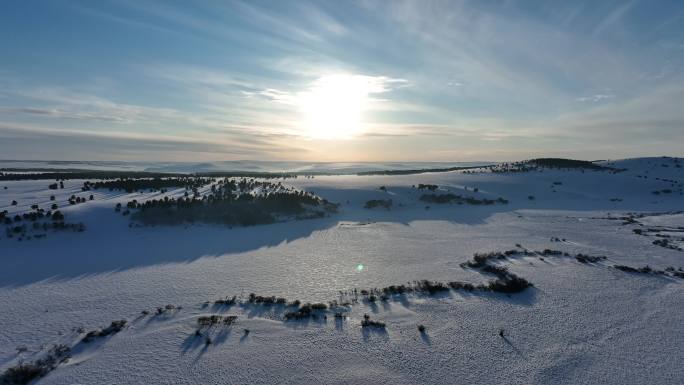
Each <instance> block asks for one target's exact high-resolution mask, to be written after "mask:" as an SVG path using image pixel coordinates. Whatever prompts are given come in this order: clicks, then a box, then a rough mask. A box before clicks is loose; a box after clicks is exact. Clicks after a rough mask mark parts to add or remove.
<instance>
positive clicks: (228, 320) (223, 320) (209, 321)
mask: <svg viewBox="0 0 684 385" xmlns="http://www.w3.org/2000/svg"><path fill="white" fill-rule="evenodd" d="M237 319H238V317H237V316H236V315H227V316H223V315H218V314H212V315H207V316H201V317H198V318H197V326H198V327H199V328H200V329H201V328H206V327H211V326H214V325H224V326H231V325H233V324H234V323H235V322H237Z"/></svg>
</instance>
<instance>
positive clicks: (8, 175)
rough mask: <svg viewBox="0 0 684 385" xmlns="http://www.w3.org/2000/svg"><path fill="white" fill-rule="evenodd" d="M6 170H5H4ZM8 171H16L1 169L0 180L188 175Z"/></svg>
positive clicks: (93, 171) (95, 171) (172, 175)
mask: <svg viewBox="0 0 684 385" xmlns="http://www.w3.org/2000/svg"><path fill="white" fill-rule="evenodd" d="M3 171H5V172H3ZM7 171H14V170H8V169H2V170H0V180H44V179H54V180H68V179H117V178H169V177H187V176H188V175H187V174H167V173H159V172H144V171H98V170H83V171H74V172H64V171H58V172H38V173H36V172H31V173H29V170H17V171H16V172H21V171H24V172H27V173H24V174H21V173H12V172H7Z"/></svg>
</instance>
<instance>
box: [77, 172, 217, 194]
mask: <svg viewBox="0 0 684 385" xmlns="http://www.w3.org/2000/svg"><path fill="white" fill-rule="evenodd" d="M212 181H213V179H212V178H201V177H194V176H184V177H171V178H161V177H155V178H118V179H114V180H103V181H97V182H84V183H83V187H82V188H81V190H82V191H89V190H91V189H95V190H97V189H109V191H113V190H117V191H126V192H127V193H132V192H134V191H141V190H149V189H152V190H163V189H167V188H179V187H184V188H185V189H190V190H193V189H198V188H202V187H204V186H206V185H208V184H210V183H211V182H212Z"/></svg>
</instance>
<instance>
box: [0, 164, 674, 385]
mask: <svg viewBox="0 0 684 385" xmlns="http://www.w3.org/2000/svg"><path fill="white" fill-rule="evenodd" d="M679 162H680V161H679V160H675V159H671V158H670V159H662V158H648V159H631V160H624V161H614V162H606V164H609V165H610V166H612V167H619V168H626V169H627V170H626V171H623V172H620V173H608V172H594V171H584V172H582V171H581V170H548V169H545V170H543V171H542V172H539V171H537V172H530V173H516V174H492V173H489V172H480V173H474V174H470V173H462V172H450V173H432V174H420V175H403V176H321V177H316V178H313V179H310V178H298V179H288V180H285V181H283V183H284V184H288V185H291V186H294V187H297V188H302V189H306V190H308V191H313V192H315V193H316V194H318V195H320V196H322V197H325V198H327V199H329V200H331V201H334V202H339V203H341V207H340V212H339V214H337V215H334V216H331V217H328V218H323V219H316V220H306V221H298V222H286V223H276V224H272V225H265V226H256V227H247V228H232V229H228V228H225V227H221V226H209V225H194V226H188V227H144V228H140V227H129V219H128V218H127V217H123V216H121V215H120V214H116V213H114V210H113V207H114V205H115V204H116V203H117V202H123V203H125V202H127V201H128V200H130V199H138V200H144V199H148V198H150V197H151V194H150V193H144V194H138V193H134V194H122V193H116V192H109V191H102V190H100V191H95V192H88V193H81V192H80V186H81V185H82V182H83V181H78V180H73V181H66V182H65V189H63V190H49V189H47V184H49V183H48V182H47V181H21V182H0V211H2V210H5V209H7V210H8V211H10V212H11V213H16V212H22V210H26V209H28V208H30V206H31V205H32V204H35V203H37V204H39V205H41V207H42V206H43V205H48V204H49V203H51V202H50V200H49V196H50V195H52V194H55V195H56V200H55V202H57V203H58V204H59V205H60V206H63V205H65V202H66V200H67V199H68V197H69V196H71V195H72V194H76V195H89V194H90V193H93V194H94V197H95V199H94V200H93V201H88V202H86V203H82V204H77V205H73V206H70V207H65V208H64V209H62V210H63V211H64V213H65V215H66V216H67V218H69V220H70V221H71V220H74V221H82V222H84V223H85V224H86V226H87V230H86V232H84V233H54V234H48V236H47V237H46V238H44V239H32V240H29V241H22V242H19V241H17V240H16V239H7V238H6V237H5V236H4V234H0V250H2V252H1V254H2V257H0V263H1V264H2V269H1V271H0V310H1V311H0V324H1V325H3V327H2V328H1V329H0V369H6V368H9V367H12V366H14V365H16V364H17V363H18V362H20V361H21V360H24V361H26V362H28V361H32V360H34V359H36V358H37V357H40V355H41V354H43V352H45V351H46V350H47V349H48V348H49V346H50V345H52V344H60V343H61V344H66V345H68V346H70V347H72V350H73V352H72V358H71V359H70V360H69V361H67V362H66V363H63V364H60V365H59V366H58V367H57V368H56V369H55V370H54V371H52V372H51V373H49V374H48V375H47V376H46V377H44V378H42V379H40V380H39V381H38V383H40V384H71V383H88V384H122V383H125V384H137V383H164V384H165V383H174V384H175V383H182V384H203V383H227V384H243V383H263V384H275V383H292V384H299V383H352V384H354V383H359V384H360V383H364V384H365V383H386V384H423V383H437V384H453V383H483V384H484V383H487V384H489V383H511V384H529V383H539V384H545V383H587V384H594V383H616V384H617V383H620V384H623V383H631V384H641V383H658V384H678V383H681V379H682V378H684V368H682V366H681V362H684V353H683V352H684V349H683V348H684V334H682V333H681V330H680V324H681V321H682V319H684V310H683V309H684V306H683V305H684V285H683V284H684V279H679V278H676V277H672V276H669V275H657V274H641V273H629V272H624V271H620V270H617V269H615V268H612V266H613V265H628V266H633V267H641V266H644V265H649V266H651V267H653V268H655V269H665V268H667V267H670V266H672V267H675V268H679V267H684V258H683V257H684V253H683V252H682V251H678V250H675V249H671V248H666V247H661V246H658V245H654V244H653V241H654V240H658V239H662V237H661V236H662V235H663V234H666V235H670V236H671V237H672V239H677V238H678V237H684V234H683V233H682V232H679V231H678V230H679V228H680V227H682V226H684V216H683V215H682V214H677V213H676V212H677V211H680V210H684V196H682V192H681V189H682V183H684V172H683V171H682V168H679V167H676V165H677V164H679ZM663 164H667V167H663V166H662V165H663ZM644 176H648V178H644ZM663 179H665V180H663ZM419 183H424V184H436V185H438V186H439V188H438V190H437V191H436V192H435V193H438V194H440V193H442V194H444V193H454V194H462V195H467V196H473V197H477V198H478V199H482V198H487V199H496V198H498V197H503V198H505V199H507V200H508V201H509V203H508V204H495V205H491V206H470V205H458V204H427V203H426V202H423V201H421V200H420V199H419V197H420V195H421V194H423V193H426V192H425V191H418V190H417V189H415V188H412V187H411V186H412V185H418V184H419ZM4 186H7V187H8V188H7V189H6V190H4V189H2V187H4ZM380 186H385V187H386V189H385V190H380V189H379V187H380ZM466 188H467V189H466ZM474 188H477V189H478V191H477V192H474ZM664 189H669V190H671V192H669V193H659V194H654V193H653V191H662V190H664ZM181 193H182V191H180V190H176V191H170V192H169V193H167V194H169V195H172V196H173V195H180V194H181ZM530 196H533V197H534V199H530V198H529V197H530ZM369 199H392V201H393V207H392V209H391V210H384V209H373V210H368V209H364V208H363V205H364V203H365V202H366V201H367V200H369ZM12 200H17V202H18V205H16V206H12V205H10V204H9V202H11V201H12ZM66 206H68V204H67V205H66ZM426 206H427V208H426ZM627 213H632V214H631V215H630V217H632V218H633V222H629V221H627V222H626V221H625V220H624V219H618V218H620V217H625V216H627ZM655 214H658V215H655ZM634 229H652V230H653V231H652V232H646V233H643V234H637V233H635V232H634V231H633V230H634ZM658 234H660V236H659V235H658ZM556 238H558V240H556ZM516 244H520V245H521V246H522V247H524V248H526V249H528V250H543V249H547V248H548V249H554V250H561V251H564V252H568V253H570V254H573V255H574V254H576V253H584V254H590V255H601V256H606V257H607V259H606V260H605V261H601V262H598V263H595V264H583V263H580V262H578V261H577V260H575V259H573V258H567V257H543V258H540V256H538V255H529V256H521V257H519V258H511V259H508V260H506V261H503V262H501V265H502V266H507V267H508V268H509V269H510V271H512V272H514V273H515V274H518V275H519V276H522V277H525V278H526V279H527V280H529V281H530V282H532V283H533V284H534V287H533V288H529V289H527V290H526V291H524V292H522V293H518V294H509V295H507V294H501V293H491V292H487V293H478V292H472V293H471V292H464V291H449V292H447V293H442V294H439V295H436V296H430V295H423V294H408V295H404V296H398V297H393V298H391V299H389V300H388V301H386V302H383V301H378V302H375V303H373V302H368V301H366V300H363V299H362V298H361V299H360V300H359V302H358V303H354V304H352V305H350V306H347V307H345V309H346V313H348V317H347V318H345V319H336V318H334V317H333V314H332V312H331V313H328V314H327V319H322V318H320V317H319V318H318V319H316V320H306V321H294V322H292V321H290V322H284V321H283V316H284V313H285V312H286V311H287V309H286V308H284V307H283V306H261V305H254V304H248V303H245V302H246V300H247V296H248V294H249V293H252V292H254V293H256V294H258V295H266V296H270V295H274V296H282V297H285V298H287V299H288V300H294V299H299V300H301V301H310V302H326V303H327V302H328V301H332V300H342V299H343V298H340V291H347V290H352V289H355V288H356V289H359V290H360V289H369V288H374V287H384V286H388V285H393V284H404V283H406V282H408V281H413V280H419V279H430V280H437V281H442V282H446V281H453V280H460V281H466V282H472V283H474V284H478V283H482V282H486V281H487V280H489V279H491V278H492V277H491V276H488V275H487V274H483V273H481V272H478V271H475V270H473V269H464V268H462V267H461V266H460V264H461V263H463V262H465V261H467V260H469V259H470V258H471V257H472V255H473V254H474V253H477V252H488V251H499V250H508V249H511V248H515V245H516ZM359 265H362V268H360V269H359ZM233 295H236V296H238V300H239V301H242V303H239V304H237V305H235V306H232V307H227V306H223V307H215V306H214V305H213V301H214V300H216V299H219V298H224V297H225V296H229V297H230V296H233ZM207 301H209V302H210V303H209V304H205V302H207ZM167 304H173V305H174V306H180V307H181V309H180V310H178V309H174V310H171V311H164V312H163V314H161V315H155V308H156V307H159V306H162V307H163V306H165V305H167ZM143 310H146V311H149V312H150V313H149V314H147V315H145V314H141V311H143ZM209 314H223V315H228V314H230V315H237V316H238V319H237V323H236V324H234V325H232V326H229V327H228V326H217V327H213V328H211V329H210V330H209V331H206V332H205V333H204V335H203V336H196V335H195V330H196V329H197V318H198V317H199V316H202V315H209ZM364 314H369V315H370V316H371V317H372V319H375V320H380V321H383V322H385V323H386V324H387V326H386V328H385V329H384V330H382V329H367V328H361V327H360V323H361V321H362V319H363V315H364ZM118 319H126V320H127V321H128V324H127V326H126V327H125V328H124V329H123V330H122V331H121V332H119V333H117V334H114V335H112V336H108V337H104V338H102V339H99V340H98V341H95V342H92V343H90V344H84V343H82V342H79V341H80V339H81V338H82V337H83V335H84V333H83V332H82V331H89V330H93V329H96V328H98V327H104V326H107V325H109V324H110V322H111V321H113V320H118ZM419 324H422V325H424V326H425V327H426V333H424V334H422V333H420V332H419V331H418V330H417V326H418V325H419ZM79 328H83V330H82V331H81V330H78V329H79ZM244 329H249V333H248V334H245V332H244ZM501 329H503V330H504V336H505V338H502V337H500V336H499V331H500V330H501ZM207 336H209V337H210V338H211V341H212V343H211V344H209V345H207V344H206V340H205V339H206V337H207ZM20 347H25V348H26V351H18V349H17V348H20ZM19 350H23V349H19Z"/></svg>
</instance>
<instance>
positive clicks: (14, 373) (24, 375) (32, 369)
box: [0, 345, 71, 385]
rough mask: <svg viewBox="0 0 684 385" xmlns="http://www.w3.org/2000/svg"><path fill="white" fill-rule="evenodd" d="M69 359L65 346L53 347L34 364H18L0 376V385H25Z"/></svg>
mask: <svg viewBox="0 0 684 385" xmlns="http://www.w3.org/2000/svg"><path fill="white" fill-rule="evenodd" d="M70 357H71V349H70V348H69V347H68V346H66V345H55V346H53V347H52V348H50V350H49V351H48V352H47V353H46V354H45V356H44V357H43V358H41V359H38V360H36V361H34V362H28V363H24V362H22V363H19V365H16V366H13V367H11V368H9V369H7V370H5V372H4V373H2V375H0V384H3V385H4V384H7V385H14V384H16V385H25V384H28V383H29V382H31V381H33V380H35V379H37V378H41V377H44V376H45V375H47V374H48V373H49V372H51V371H52V370H54V369H55V368H56V367H57V366H58V365H59V364H61V363H62V362H66V361H67V360H68V359H69V358H70Z"/></svg>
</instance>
